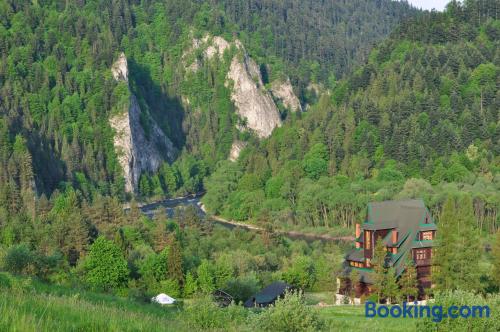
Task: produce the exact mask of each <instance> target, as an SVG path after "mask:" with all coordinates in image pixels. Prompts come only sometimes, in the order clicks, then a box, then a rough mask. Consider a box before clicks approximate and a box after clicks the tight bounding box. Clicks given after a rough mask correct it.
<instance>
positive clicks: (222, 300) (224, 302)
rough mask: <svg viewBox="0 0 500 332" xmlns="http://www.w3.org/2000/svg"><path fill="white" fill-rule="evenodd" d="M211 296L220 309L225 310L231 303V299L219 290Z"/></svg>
mask: <svg viewBox="0 0 500 332" xmlns="http://www.w3.org/2000/svg"><path fill="white" fill-rule="evenodd" d="M212 296H213V298H214V301H215V302H216V303H217V305H218V306H219V307H221V308H225V307H227V306H229V305H230V304H231V302H233V297H232V296H231V295H229V294H228V293H226V292H224V291H223V290H221V289H217V290H216V291H215V292H213V294H212Z"/></svg>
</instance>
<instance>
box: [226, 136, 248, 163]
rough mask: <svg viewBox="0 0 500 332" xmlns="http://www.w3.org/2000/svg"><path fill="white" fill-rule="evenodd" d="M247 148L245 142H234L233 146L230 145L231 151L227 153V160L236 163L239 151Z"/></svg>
mask: <svg viewBox="0 0 500 332" xmlns="http://www.w3.org/2000/svg"><path fill="white" fill-rule="evenodd" d="M246 146H247V143H246V142H242V141H238V140H236V141H234V142H233V145H231V151H230V152H229V160H230V161H236V160H238V157H239V156H240V153H241V150H243V149H244V148H245V147H246Z"/></svg>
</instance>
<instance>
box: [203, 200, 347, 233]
mask: <svg viewBox="0 0 500 332" xmlns="http://www.w3.org/2000/svg"><path fill="white" fill-rule="evenodd" d="M199 207H200V209H201V210H202V211H203V212H204V213H205V214H206V215H207V216H208V214H207V212H206V209H205V206H204V205H203V204H202V203H201V202H200V204H199ZM210 218H211V219H213V220H216V221H217V222H218V223H221V224H227V225H230V226H234V227H241V228H244V229H248V230H252V231H258V232H261V231H264V228H262V227H259V226H256V225H252V224H247V223H242V222H237V221H234V220H227V219H224V218H222V217H220V216H214V215H210V216H209V219H210ZM274 232H275V233H278V234H281V235H284V236H286V237H289V238H292V239H305V240H312V241H314V240H320V241H335V242H339V241H341V242H352V241H354V236H331V235H327V234H314V233H305V232H300V231H285V230H275V231H274Z"/></svg>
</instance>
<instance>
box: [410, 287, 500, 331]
mask: <svg viewBox="0 0 500 332" xmlns="http://www.w3.org/2000/svg"><path fill="white" fill-rule="evenodd" d="M432 305H435V306H436V305H440V306H442V307H443V313H446V311H447V310H448V308H449V307H450V306H452V305H455V306H457V307H458V308H460V307H461V306H464V305H466V306H468V307H472V306H481V307H482V306H489V308H490V317H489V318H484V317H485V316H483V318H471V317H469V318H462V317H458V318H455V319H452V318H443V319H442V321H440V322H434V321H433V319H432V318H426V319H419V320H418V323H417V330H418V331H500V316H499V315H500V310H499V308H500V295H498V294H495V295H493V296H491V295H490V296H488V297H483V296H482V295H478V294H474V293H472V292H469V291H462V290H456V291H445V292H438V293H436V295H435V302H434V303H433V304H432ZM456 313H457V314H458V312H456ZM483 315H485V313H483Z"/></svg>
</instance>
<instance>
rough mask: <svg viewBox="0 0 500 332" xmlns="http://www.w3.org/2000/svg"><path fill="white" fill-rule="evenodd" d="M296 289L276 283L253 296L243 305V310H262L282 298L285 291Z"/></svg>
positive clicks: (280, 282) (282, 283)
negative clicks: (256, 308)
mask: <svg viewBox="0 0 500 332" xmlns="http://www.w3.org/2000/svg"><path fill="white" fill-rule="evenodd" d="M295 290H296V288H295V287H294V286H292V285H289V284H287V283H285V282H282V281H276V282H273V283H272V284H270V285H268V286H267V287H265V288H264V289H262V290H261V291H260V292H259V293H257V294H255V295H253V296H252V297H251V298H249V299H248V300H247V301H246V302H245V303H244V306H245V308H255V307H258V308H264V307H268V306H270V305H271V304H274V302H276V300H277V299H279V298H283V297H284V296H285V294H286V292H287V291H295Z"/></svg>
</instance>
